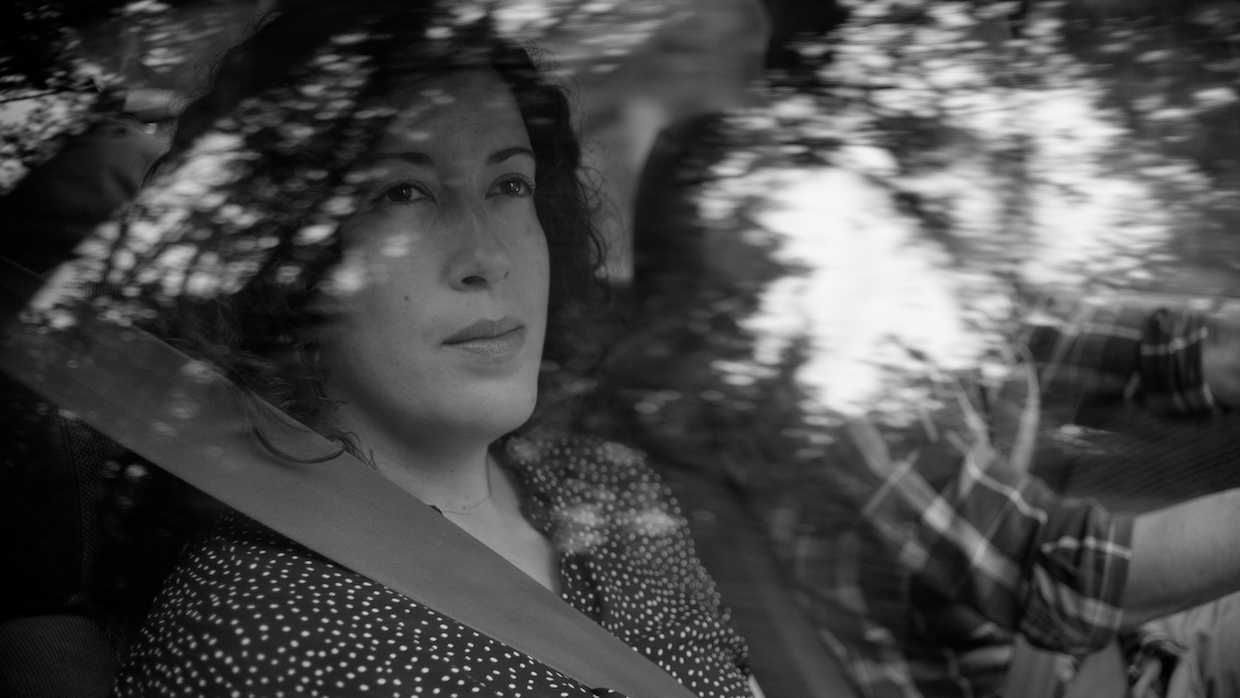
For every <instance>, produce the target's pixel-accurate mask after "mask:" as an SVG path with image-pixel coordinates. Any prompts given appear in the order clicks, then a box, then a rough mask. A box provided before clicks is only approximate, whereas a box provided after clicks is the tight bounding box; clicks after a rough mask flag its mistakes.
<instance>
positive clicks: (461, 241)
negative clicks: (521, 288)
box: [449, 207, 512, 290]
mask: <svg viewBox="0 0 1240 698" xmlns="http://www.w3.org/2000/svg"><path fill="white" fill-rule="evenodd" d="M459 217H460V220H459V221H458V222H457V225H456V226H454V227H455V228H456V230H455V231H454V235H455V236H456V242H457V244H456V245H455V246H454V247H455V253H454V255H453V257H452V260H451V262H450V268H449V274H450V282H451V283H452V285H453V286H454V287H456V288H459V289H462V290H465V289H475V288H484V287H489V286H493V285H494V284H496V283H498V282H499V281H501V280H502V279H504V278H506V277H507V276H508V274H509V273H510V272H511V271H512V257H511V254H510V250H509V249H508V245H507V244H505V236H504V221H503V220H501V219H499V218H498V217H496V216H494V215H492V214H491V213H490V212H489V211H486V210H485V209H483V208H482V207H478V208H470V209H467V210H462V211H461V212H460V216H459Z"/></svg>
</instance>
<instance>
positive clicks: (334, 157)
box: [94, 0, 606, 635]
mask: <svg viewBox="0 0 1240 698" xmlns="http://www.w3.org/2000/svg"><path fill="white" fill-rule="evenodd" d="M288 5H289V6H288V7H287V8H286V9H285V10H283V11H281V12H278V13H275V14H273V15H272V16H271V17H269V18H268V19H267V20H266V21H264V22H263V23H262V24H261V25H260V26H259V27H258V28H257V29H256V30H255V31H254V32H253V33H252V35H251V36H250V37H249V38H248V39H246V40H245V41H244V42H243V43H241V44H239V45H238V46H236V47H235V48H233V49H231V50H230V51H229V52H227V53H226V54H225V55H224V56H223V57H222V58H221V59H220V60H219V61H218V63H217V65H216V69H215V73H214V78H213V81H212V86H211V88H210V89H209V90H207V91H206V92H205V93H204V94H203V95H201V96H200V97H199V98H198V99H197V100H195V101H194V102H192V103H191V104H190V105H189V106H188V107H187V108H186V109H185V111H184V112H183V114H182V116H181V118H180V121H179V123H178V127H177V130H176V133H175V136H174V139H173V142H172V147H171V150H170V152H169V153H168V154H167V155H166V156H165V157H164V158H163V159H162V160H161V165H159V166H157V167H159V168H161V169H163V173H164V174H167V173H168V172H169V171H172V172H175V171H176V168H178V167H180V166H182V165H184V164H185V163H187V162H189V161H191V160H192V159H193V158H194V157H196V154H195V151H194V148H195V145H196V143H197V142H198V141H200V139H202V138H203V137H204V136H205V135H207V134H209V133H210V132H211V131H212V130H213V129H215V128H216V127H217V125H218V124H220V123H221V122H226V121H228V120H230V119H231V120H233V121H235V122H242V121H243V120H244V119H245V118H247V117H253V116H254V115H255V113H256V112H255V111H253V110H251V111H249V112H246V111H245V110H246V108H247V104H252V103H253V102H254V100H256V99H261V98H262V97H263V95H271V94H272V93H273V92H274V93H276V96H275V97H272V98H271V99H273V100H281V99H283V100H287V99H289V96H288V92H287V90H286V88H287V86H288V85H289V84H293V83H295V82H296V80H297V79H298V77H299V71H301V70H302V69H303V67H304V66H305V65H306V64H307V63H308V62H311V61H313V60H314V59H315V56H316V52H319V53H320V54H321V51H322V49H323V47H325V46H339V45H343V46H344V47H346V48H347V49H349V50H351V51H353V52H355V53H358V54H361V55H364V56H365V57H366V60H367V62H368V65H370V66H372V67H373V70H372V71H371V72H369V73H368V74H367V80H366V84H365V85H364V86H363V87H362V88H361V89H360V90H359V91H358V95H359V96H358V99H357V100H356V103H355V104H354V109H355V110H357V111H359V112H360V111H363V110H366V109H368V108H371V107H372V106H373V105H376V104H383V103H384V97H385V96H388V95H391V94H393V93H395V92H398V91H401V90H407V89H408V88H409V86H410V85H411V84H412V83H416V82H418V81H420V80H426V79H430V78H433V77H436V76H439V75H443V74H445V73H449V72H453V71H463V70H475V69H480V68H481V69H490V70H494V71H495V72H496V73H498V74H499V75H500V76H501V77H502V79H503V80H504V81H505V83H506V84H507V85H508V86H509V87H510V89H511V90H512V93H513V95H514V97H515V100H516V103H517V106H518V109H519V110H520V113H521V115H522V117H523V119H524V122H525V126H526V129H527V131H528V133H529V138H530V143H531V146H532V149H533V150H534V153H535V160H536V172H537V179H538V181H537V186H536V188H535V195H534V204H535V209H536V212H537V215H538V218H539V221H540V223H541V224H542V228H543V231H544V233H545V235H546V237H547V244H548V249H549V253H550V262H551V279H550V284H551V285H550V301H549V308H548V329H547V341H546V343H545V349H544V355H545V357H546V358H547V359H549V360H552V361H556V362H560V363H562V362H564V361H565V360H567V359H568V358H569V357H570V356H571V355H572V354H573V353H574V352H576V351H577V350H578V347H580V346H582V344H588V343H589V342H588V341H587V342H582V341H581V340H580V336H581V334H582V333H583V331H584V332H585V333H587V334H588V333H589V330H587V329H585V328H588V327H590V325H591V320H592V318H594V317H596V316H597V313H595V312H593V307H594V306H595V305H596V304H597V303H598V302H599V301H600V300H601V299H602V298H603V297H604V295H605V294H606V287H605V285H604V283H603V282H602V281H601V280H600V277H599V275H598V271H599V268H600V266H601V264H602V257H603V253H604V250H603V246H602V238H601V235H600V233H599V231H598V228H597V227H596V223H595V220H594V210H595V203H594V202H595V200H596V196H597V193H596V189H595V188H594V187H593V186H591V185H590V184H588V183H587V180H586V178H585V176H584V175H583V168H582V162H581V147H580V145H579V143H578V140H577V136H576V134H575V132H574V129H573V125H572V119H571V112H570V105H569V99H568V95H567V93H566V92H565V90H563V89H562V88H560V87H558V86H557V85H556V84H554V83H553V82H552V81H551V80H549V79H548V78H547V77H546V73H545V72H544V71H543V70H541V69H540V66H539V65H538V64H537V62H536V61H535V59H534V57H533V55H532V50H531V49H527V48H524V47H522V46H519V45H517V44H514V43H513V42H511V41H507V40H504V39H502V38H500V37H498V36H497V35H496V33H495V32H494V31H493V30H492V28H491V27H490V25H489V23H488V21H487V20H486V19H483V20H477V21H473V22H470V23H468V24H465V25H460V26H456V27H455V28H454V29H453V31H452V32H451V34H450V36H448V37H447V38H433V39H432V38H426V37H428V34H430V35H431V36H436V33H435V27H434V24H433V22H434V20H435V19H436V18H437V17H439V16H441V13H437V11H436V10H435V8H434V7H432V6H431V4H430V3H425V2H417V1H416V0H351V1H350V2H343V3H342V2H317V1H314V2H311V1H308V0H299V1H297V2H294V3H288ZM350 33H353V36H354V37H356V36H365V37H367V38H366V39H365V40H355V39H354V38H349V40H348V41H347V42H345V43H344V44H340V43H339V42H337V43H336V44H333V43H332V42H333V39H335V38H338V37H341V36H349V35H350ZM419 39H424V40H419ZM281 90H285V91H284V92H280V91H281ZM260 116H261V113H260ZM386 125H387V120H386V119H356V118H349V117H348V116H345V117H340V118H337V119H336V120H335V121H334V122H333V125H331V126H330V127H329V128H328V129H327V135H326V136H322V135H318V136H316V137H315V138H314V139H313V140H312V142H307V143H304V144H302V145H301V146H300V147H298V148H296V149H292V150H290V149H289V148H287V144H286V143H282V142H280V141H279V140H278V139H273V138H272V137H271V136H270V134H269V132H268V131H264V130H263V128H257V129H253V130H246V129H245V127H244V126H245V125H244V123H242V124H241V126H242V128H241V129H240V131H241V132H242V133H246V134H247V143H246V146H247V147H248V148H249V149H250V150H251V151H252V152H253V153H255V154H256V158H255V159H254V161H252V162H251V172H252V173H253V174H254V176H253V177H252V178H250V179H247V180H246V181H244V182H240V183H237V184H234V185H232V186H233V187H234V188H237V189H242V190H244V189H260V190H261V189H263V188H264V187H268V188H270V189H272V191H275V194H274V195H273V196H274V197H275V198H276V199H279V200H280V201H281V202H282V203H281V205H282V206H284V207H285V208H286V209H287V210H289V211H292V212H293V214H292V215H287V216H278V215H277V216H274V217H273V218H272V219H270V220H259V221H255V222H254V223H253V225H252V227H251V228H250V229H248V230H241V231H225V232H228V233H235V232H240V233H241V234H242V235H245V236H248V237H251V238H252V239H258V238H259V237H265V238H267V239H269V240H272V241H273V242H272V244H271V248H270V250H269V253H268V254H267V255H266V256H265V257H264V258H263V259H262V262H261V265H260V268H259V269H257V270H256V271H255V272H254V273H253V274H252V275H251V276H249V278H248V281H247V283H246V284H245V285H244V286H243V287H241V288H240V289H236V290H234V292H231V293H222V294H218V295H214V296H210V297H203V296H192V295H189V294H182V295H180V296H177V297H175V298H173V299H171V301H170V302H166V303H163V304H162V306H157V307H160V311H159V312H158V313H157V314H155V315H154V316H153V317H150V318H149V319H148V321H147V322H146V323H145V324H146V325H147V326H148V327H149V329H151V330H152V331H153V332H154V333H155V334H157V335H159V336H162V337H164V338H165V339H167V340H168V341H169V342H171V343H172V344H174V345H175V346H177V347H178V348H180V349H182V350H183V351H185V352H187V353H189V354H190V355H193V356H195V357H197V358H201V359H206V360H209V361H211V362H212V363H214V364H215V365H216V366H217V367H219V368H220V369H222V370H223V371H224V372H225V373H226V374H228V375H229V376H230V377H231V378H232V379H233V380H234V381H236V382H237V383H239V384H240V385H241V386H242V387H243V388H244V389H246V390H247V391H249V392H250V393H252V394H254V395H257V396H259V397H261V398H263V399H265V400H267V401H268V402H270V403H272V404H274V405H276V406H277V407H280V408H281V409H283V410H284V411H285V412H287V413H288V414H290V415H291V416H293V417H295V418H297V419H299V420H300V421H302V422H303V423H304V424H306V425H308V426H310V427H312V428H314V429H316V430H318V431H319V432H320V433H323V434H324V435H325V436H328V437H329V438H332V439H334V440H336V441H338V442H339V443H340V444H341V447H342V448H345V449H348V450H350V451H351V452H353V453H354V455H357V456H359V457H363V458H364V457H365V456H364V454H362V453H359V448H358V444H356V443H354V442H353V440H352V439H351V438H350V436H349V435H348V434H346V433H343V432H340V431H339V430H338V429H337V428H336V427H334V426H333V424H332V423H331V419H330V414H331V412H332V408H333V407H334V403H333V402H332V401H331V400H329V399H328V398H327V396H326V394H325V392H324V390H323V385H324V382H325V380H326V375H325V373H324V372H323V371H322V370H321V369H320V368H318V366H317V343H316V340H315V334H316V333H315V332H314V330H315V328H316V327H320V326H321V323H325V322H330V321H331V318H330V317H327V316H324V315H323V314H322V313H321V312H320V311H316V310H315V305H316V304H315V303H314V301H315V300H316V298H317V297H318V294H319V293H320V290H319V289H320V284H321V283H322V282H324V281H325V280H326V278H327V274H328V273H329V272H330V271H331V270H332V268H333V267H334V265H336V264H337V263H338V262H339V261H340V260H341V258H342V254H343V251H342V250H341V248H340V243H339V241H338V239H332V240H331V241H329V242H328V243H327V244H323V245H305V244H299V243H298V242H297V239H296V238H297V235H298V232H299V231H300V230H303V229H304V226H305V224H306V221H307V220H309V219H311V216H312V212H313V211H314V210H315V209H316V208H317V207H318V206H320V205H321V203H322V201H323V200H325V199H327V198H329V197H330V196H332V195H333V193H338V192H339V191H341V189H340V188H339V187H338V186H335V188H333V186H334V185H338V184H339V183H340V182H342V181H344V180H345V178H346V177H347V174H348V170H349V168H350V167H351V165H352V164H353V162H354V161H355V160H356V158H357V157H359V156H361V155H362V154H364V153H365V152H366V149H367V148H369V147H370V146H371V145H373V144H374V143H375V142H377V140H378V139H379V138H380V137H381V136H382V134H383V131H384V129H385V128H386ZM268 126H271V125H270V124H267V125H265V126H264V128H266V127H268ZM276 126H278V124H277V125H276ZM341 143H353V144H354V147H353V148H352V149H348V148H344V147H342V146H341ZM308 168H316V169H319V170H321V171H325V172H326V174H325V175H323V176H321V177H319V178H317V179H316V180H314V181H312V182H310V183H309V184H307V183H306V182H305V181H304V174H305V172H306V171H307V170H308ZM160 176H162V174H161V175H156V176H153V178H152V182H153V186H158V185H159V183H160ZM299 177H300V178H303V181H296V180H297V178H299ZM288 182H292V184H293V185H294V186H288V187H285V188H283V189H280V190H277V189H278V187H277V185H279V184H282V183H288ZM247 195H248V193H247V192H246V191H240V192H238V194H237V196H238V200H242V201H244V197H245V196H247ZM273 210H277V211H278V210H280V209H279V207H276V208H275V209H273ZM213 234H214V233H213ZM122 239H123V236H122ZM205 244H207V243H206V242H204V245H205ZM290 264H296V265H297V267H298V268H299V269H300V271H301V273H300V274H299V275H298V276H297V278H296V279H295V280H294V281H292V282H289V281H288V280H287V279H282V278H281V274H282V270H283V269H286V268H287V267H288V266H289V265H290ZM114 295H115V294H114ZM259 436H260V438H261V436H262V434H259ZM273 450H274V449H273ZM277 453H278V451H277ZM331 455H333V454H324V456H325V457H328V456H331ZM136 460H139V459H137V457H136V456H132V455H131V456H129V457H128V460H124V459H122V461H123V462H122V464H121V466H120V467H119V470H117V472H126V473H128V472H130V471H129V470H128V469H126V468H125V467H123V466H124V462H133V461H136ZM141 470H142V472H144V473H145V475H144V476H143V478H141V479H140V480H135V481H134V482H130V481H129V480H127V479H126V478H124V477H113V478H111V481H114V486H113V487H112V490H114V491H113V494H112V496H111V498H110V500H109V501H111V502H112V504H111V505H108V504H107V503H106V502H105V505H104V507H103V508H104V511H103V512H102V514H103V518H104V521H105V525H106V526H107V527H108V530H109V532H110V537H111V538H112V540H111V542H110V545H111V550H110V552H108V554H106V555H104V556H103V557H104V558H105V559H104V561H103V563H101V565H100V567H101V569H100V570H99V574H98V576H97V578H96V579H95V580H94V586H95V594H94V597H95V599H96V602H97V604H98V606H99V607H100V608H101V610H102V611H103V613H104V616H105V617H106V618H107V619H108V620H109V621H110V622H111V623H112V624H114V625H116V626H118V627H120V628H122V630H121V634H122V635H124V634H126V633H128V632H132V630H133V629H134V627H136V626H135V625H134V624H135V623H137V622H138V621H140V619H141V618H142V616H144V615H145V612H146V608H147V606H148V605H149V602H150V600H151V597H152V592H153V590H154V589H156V588H158V584H159V583H160V580H161V579H162V578H163V576H164V575H165V574H166V573H167V572H169V571H170V570H171V569H172V566H173V564H174V563H175V561H176V559H177V557H178V555H179V553H180V550H181V548H182V546H183V545H184V544H185V542H186V541H187V540H189V539H190V538H191V537H192V536H193V535H194V534H195V533H196V532H197V531H198V530H201V528H202V527H204V526H206V525H207V524H208V523H209V520H210V518H212V517H213V516H214V513H217V512H218V511H219V510H220V507H219V504H218V503H214V502H212V501H204V500H203V497H204V496H205V495H201V493H196V492H195V491H192V488H189V487H187V486H184V485H182V484H180V483H179V482H177V481H175V479H174V478H172V477H171V476H170V475H168V474H167V473H165V472H163V471H161V470H159V469H157V468H145V469H141ZM204 512H205V514H204Z"/></svg>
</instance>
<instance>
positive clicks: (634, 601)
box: [114, 435, 749, 698]
mask: <svg viewBox="0 0 1240 698" xmlns="http://www.w3.org/2000/svg"><path fill="white" fill-rule="evenodd" d="M497 455H500V456H501V459H502V460H503V461H504V464H505V466H506V467H508V468H510V469H511V470H512V471H513V472H515V473H516V474H517V476H518V481H519V482H520V484H521V486H522V487H523V489H524V495H525V498H526V501H525V514H526V516H527V517H528V518H529V519H530V521H531V522H532V523H533V524H534V525H535V526H536V527H537V528H539V530H541V531H542V532H543V533H544V535H546V536H547V537H548V538H549V539H550V540H552V541H553V542H554V543H555V544H556V545H557V547H558V548H559V549H560V550H561V551H562V555H561V581H562V584H563V597H564V599H565V601H567V602H568V603H571V604H572V605H573V606H574V607H575V608H577V609H578V610H580V611H581V612H583V613H585V614H586V615H588V616H589V617H590V618H592V619H594V620H595V621H596V622H598V623H599V624H600V625H602V626H603V627H604V628H606V629H607V630H609V631H611V632H612V633H614V634H615V635H616V636H617V637H619V638H620V639H622V640H624V641H625V642H626V643H628V644H629V645H630V646H632V647H633V648H634V649H636V650H638V651H639V652H642V653H643V654H644V655H646V656H647V657H649V658H650V659H651V660H652V661H654V662H656V663H657V664H659V665H660V666H662V667H663V668H664V669H666V670H667V671H668V672H670V673H671V674H672V675H673V676H675V677H676V678H677V679H678V680H679V681H680V682H681V683H682V684H684V685H685V686H687V687H688V688H689V689H690V690H692V691H693V692H695V693H697V694H698V695H701V696H720V697H725V696H726V697H739V696H748V695H749V690H748V687H747V681H746V676H745V672H744V670H743V669H742V668H741V667H743V666H744V665H745V662H746V649H745V645H744V642H743V640H741V638H740V637H739V636H738V635H737V634H736V633H735V632H733V631H732V630H731V628H730V627H729V626H728V624H727V618H726V612H725V611H724V610H723V609H721V607H720V605H719V600H718V595H717V594H716V592H715V589H714V584H713V582H712V581H711V580H710V578H709V577H708V576H707V575H706V572H705V571H704V570H703V569H702V566H701V564H700V563H699V562H698V561H697V558H696V557H695V555H694V553H693V545H692V542H691V541H690V539H689V537H688V534H687V529H686V528H685V525H684V520H683V518H682V517H681V516H680V513H679V511H678V510H677V509H676V507H675V505H674V504H673V503H672V502H671V500H670V498H669V496H668V494H667V492H666V490H665V488H664V487H663V485H662V484H661V483H660V482H659V481H658V479H657V477H656V476H655V475H654V473H653V471H651V470H650V469H649V467H648V466H647V465H646V464H645V462H644V458H643V457H642V456H641V454H639V453H637V452H635V451H632V450H631V449H627V448H625V447H623V446H619V445H618V444H610V443H604V442H590V441H585V440H580V439H565V438H552V437H547V436H540V435H533V436H527V437H523V438H514V439H510V440H508V442H507V443H506V444H505V448H504V449H502V450H497ZM114 695H116V696H119V697H121V698H126V697H130V696H171V695H177V696H188V695H192V696H221V697H223V696H238V697H240V696H272V697H279V696H385V697H386V696H392V697H398V696H415V695H416V696H444V697H453V696H476V695H484V696H512V697H518V696H539V697H543V696H546V697H548V698H550V697H553V696H562V697H566V698H567V697H570V696H617V695H619V694H617V693H615V692H613V691H610V690H608V689H606V687H595V688H590V687H585V686H582V685H580V684H578V683H577V682H575V681H573V680H572V679H569V678H567V677H565V676H564V675H562V674H560V673H559V672H556V671H555V670H553V669H551V668H549V667H547V666H545V665H542V664H540V663H539V662H537V661H535V660H533V659H531V658H529V657H527V656H525V655H523V654H521V653H519V652H517V651H515V650H513V649H511V648H509V647H507V646H506V645H502V644H500V643H498V642H495V641H493V640H491V639H489V638H487V637H485V636H483V635H480V634H478V633H476V632H474V631H473V630H471V629H470V628H467V627H465V626H462V625H461V624H459V623H457V622H455V621H453V620H451V619H449V618H446V617H444V616H441V615H439V614H438V613H435V612H434V611H432V610H430V609H428V608H426V607H425V606H422V605H420V604H417V603H415V602H413V601H410V600H409V599H407V598H405V597H403V596H400V595H399V594H397V593H396V592H394V591H392V590H390V589H388V588H387V587H384V586H382V585H380V584H377V583H375V582H372V581H370V580H368V579H366V578H365V577H362V576H360V575H357V574H355V573H353V572H351V571H349V570H346V569H343V568H341V567H339V566H337V565H335V564H334V563H331V562H330V561H327V560H325V559H323V558H321V557H319V556H317V555H315V554H314V553H312V552H310V551H308V550H306V549H305V548H303V547H301V546H300V545H298V544H296V543H294V542H292V541H290V540H288V539H286V538H284V537H282V536H280V535H278V534H276V533H274V532H272V531H270V530H268V529H266V528H264V527H262V526H260V525H258V524H257V523H255V522H253V521H251V520H249V519H246V518H244V517H242V516H240V515H231V516H229V517H226V518H225V520H223V521H222V522H221V523H220V525H219V526H217V527H216V528H215V530H213V531H212V533H211V534H210V535H209V536H207V537H206V538H204V539H203V540H201V541H199V542H198V543H197V544H196V545H195V546H194V547H193V548H192V549H191V550H190V552H189V554H188V555H187V557H186V559H185V560H183V561H182V562H181V564H180V565H179V566H178V568H177V570H176V571H175V572H174V573H173V575H172V576H171V577H170V578H169V579H168V580H167V581H166V583H165V585H164V588H163V591H162V592H161V593H160V596H159V598H158V599H156V602H155V605H154V607H153V608H152V611H151V614H150V615H149V616H148V618H147V621H146V624H145V626H144V627H143V629H142V632H141V635H140V638H139V640H138V642H137V643H136V645H135V647H134V648H133V650H132V653H131V655H130V657H129V659H128V661H127V662H126V666H125V669H124V670H123V671H122V674H121V676H120V678H119V679H118V682H117V687H116V690H115V693H114Z"/></svg>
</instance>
